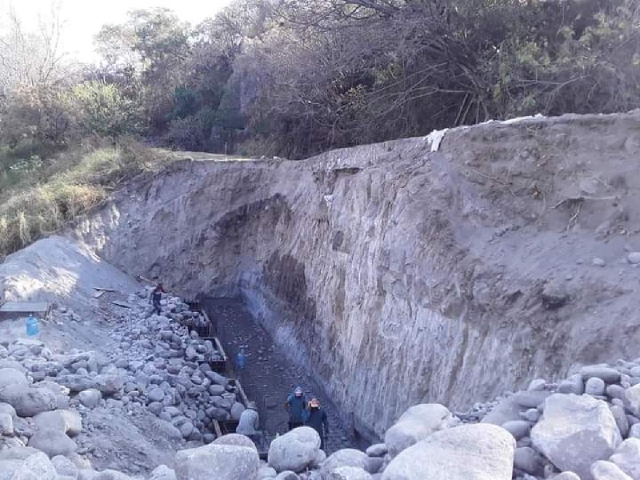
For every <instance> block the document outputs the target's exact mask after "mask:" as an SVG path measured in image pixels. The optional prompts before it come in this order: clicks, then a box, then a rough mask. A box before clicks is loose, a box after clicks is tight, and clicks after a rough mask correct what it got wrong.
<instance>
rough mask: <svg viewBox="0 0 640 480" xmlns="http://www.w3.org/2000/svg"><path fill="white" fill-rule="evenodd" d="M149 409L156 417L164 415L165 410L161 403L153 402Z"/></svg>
mask: <svg viewBox="0 0 640 480" xmlns="http://www.w3.org/2000/svg"><path fill="white" fill-rule="evenodd" d="M147 408H148V409H149V411H150V412H151V413H153V414H154V415H156V416H158V415H160V414H161V413H162V410H163V409H164V406H163V405H162V404H161V403H160V402H151V403H150V404H149V405H148V406H147Z"/></svg>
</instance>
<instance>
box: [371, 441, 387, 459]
mask: <svg viewBox="0 0 640 480" xmlns="http://www.w3.org/2000/svg"><path fill="white" fill-rule="evenodd" d="M388 451H389V449H388V448H387V446H386V445H385V444H384V443H376V444H374V445H371V446H370V447H369V448H367V450H366V454H367V455H369V456H370V457H384V456H385V455H386V454H387V452H388Z"/></svg>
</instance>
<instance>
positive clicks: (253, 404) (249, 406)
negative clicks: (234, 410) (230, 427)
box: [247, 402, 258, 410]
mask: <svg viewBox="0 0 640 480" xmlns="http://www.w3.org/2000/svg"><path fill="white" fill-rule="evenodd" d="M247 408H250V409H251V410H258V406H257V405H256V402H249V403H247Z"/></svg>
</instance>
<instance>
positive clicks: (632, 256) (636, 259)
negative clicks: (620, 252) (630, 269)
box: [627, 252, 640, 265]
mask: <svg viewBox="0 0 640 480" xmlns="http://www.w3.org/2000/svg"><path fill="white" fill-rule="evenodd" d="M627 261H628V262H629V263H631V264H632V265H637V264H639V263H640V252H630V253H629V254H628V255H627Z"/></svg>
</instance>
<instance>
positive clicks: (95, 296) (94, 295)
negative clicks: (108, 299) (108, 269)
mask: <svg viewBox="0 0 640 480" xmlns="http://www.w3.org/2000/svg"><path fill="white" fill-rule="evenodd" d="M105 293H107V292H105V291H104V290H101V291H99V292H96V293H94V294H93V298H100V297H101V296H103V295H104V294H105Z"/></svg>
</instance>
